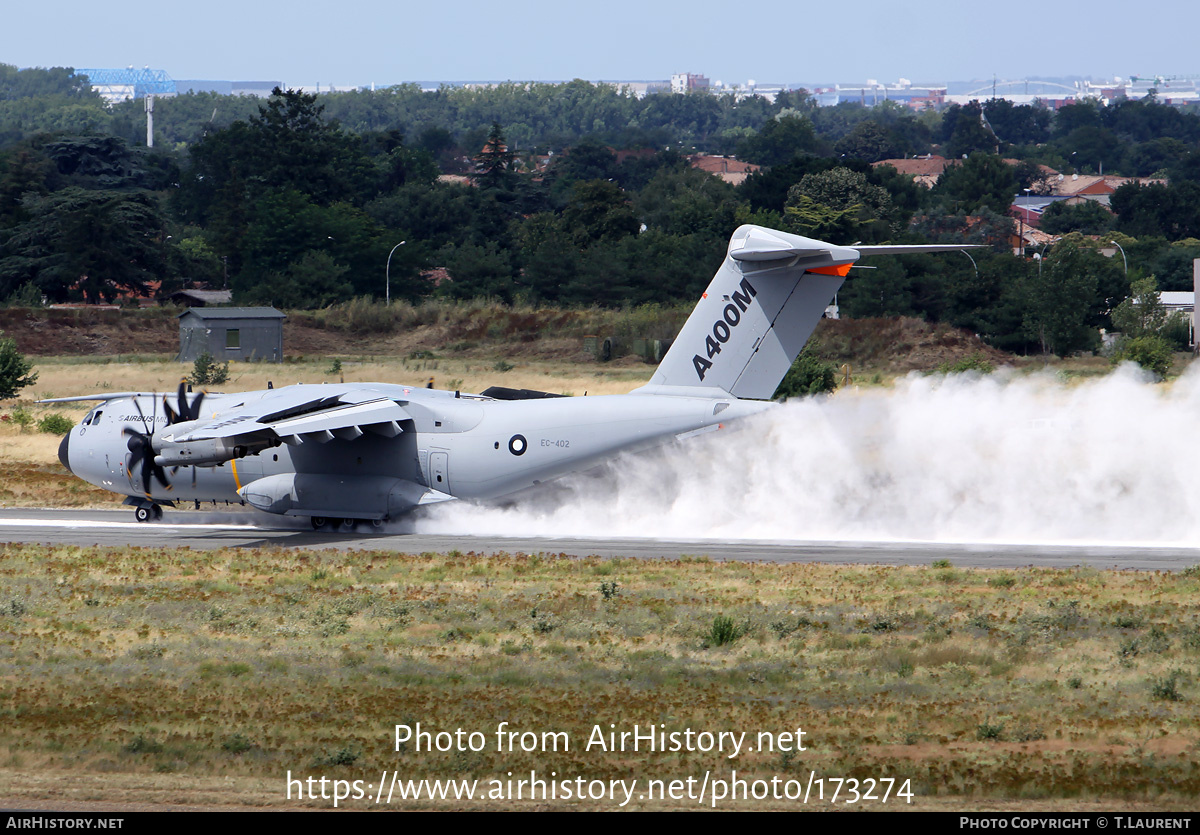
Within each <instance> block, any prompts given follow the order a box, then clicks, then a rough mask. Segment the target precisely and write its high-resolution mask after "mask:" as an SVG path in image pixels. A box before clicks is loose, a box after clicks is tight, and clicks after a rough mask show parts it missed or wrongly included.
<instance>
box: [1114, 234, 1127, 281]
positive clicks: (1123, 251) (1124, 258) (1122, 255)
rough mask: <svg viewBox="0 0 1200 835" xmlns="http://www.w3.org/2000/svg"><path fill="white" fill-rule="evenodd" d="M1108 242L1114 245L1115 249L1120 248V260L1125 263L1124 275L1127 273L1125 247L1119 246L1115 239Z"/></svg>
mask: <svg viewBox="0 0 1200 835" xmlns="http://www.w3.org/2000/svg"><path fill="white" fill-rule="evenodd" d="M1109 243H1110V244H1113V245H1115V246H1116V248H1117V249H1119V250H1121V262H1122V263H1124V264H1125V275H1129V259H1127V258H1126V257H1125V247H1123V246H1121V245H1120V244H1119V243H1117V242H1116V241H1109Z"/></svg>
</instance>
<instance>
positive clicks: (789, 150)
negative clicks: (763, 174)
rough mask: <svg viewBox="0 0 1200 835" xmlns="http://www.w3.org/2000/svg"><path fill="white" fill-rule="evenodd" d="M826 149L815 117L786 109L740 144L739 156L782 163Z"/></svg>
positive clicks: (759, 161)
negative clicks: (820, 137)
mask: <svg viewBox="0 0 1200 835" xmlns="http://www.w3.org/2000/svg"><path fill="white" fill-rule="evenodd" d="M821 150H823V146H822V142H821V140H820V139H818V137H817V132H816V130H815V129H814V128H813V123H812V120H811V119H809V118H808V117H807V116H802V115H800V114H798V113H794V112H787V111H783V112H781V113H780V114H779V115H778V116H776V117H775V118H774V119H771V120H770V121H768V122H767V123H766V124H765V125H763V126H762V127H761V128H760V129H759V131H758V133H756V134H755V135H754V136H751V137H748V138H747V139H745V140H743V141H742V143H741V144H740V145H739V146H738V156H740V157H741V158H742V159H745V160H748V161H749V162H753V163H757V164H759V165H782V164H784V163H787V162H789V161H790V160H791V159H792V158H793V157H795V156H797V155H799V154H810V153H817V152H820V151H821Z"/></svg>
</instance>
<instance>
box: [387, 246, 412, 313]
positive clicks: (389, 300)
mask: <svg viewBox="0 0 1200 835" xmlns="http://www.w3.org/2000/svg"><path fill="white" fill-rule="evenodd" d="M406 243H408V241H401V242H400V243H398V244H396V245H395V246H394V247H392V252H395V251H396V250H398V249H399V248H400V247H402V246H404V245H405V244H406ZM392 252H389V253H388V259H387V266H386V267H384V270H383V272H384V276H385V278H386V279H387V284H386V286H385V287H384V291H383V292H384V299H385V302H384V304H386V305H391V303H392Z"/></svg>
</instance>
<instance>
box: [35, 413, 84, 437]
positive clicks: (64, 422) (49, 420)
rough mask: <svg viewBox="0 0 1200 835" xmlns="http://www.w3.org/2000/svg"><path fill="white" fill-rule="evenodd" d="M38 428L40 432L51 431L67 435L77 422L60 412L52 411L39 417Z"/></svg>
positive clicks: (54, 433) (52, 433)
mask: <svg viewBox="0 0 1200 835" xmlns="http://www.w3.org/2000/svg"><path fill="white" fill-rule="evenodd" d="M37 428H38V431H39V432H49V433H50V434H51V435H65V434H67V433H68V432H70V431H71V430H72V429H74V428H75V424H73V423H71V421H70V420H68V419H67V418H65V417H63V416H62V415H60V414H59V413H58V412H51V413H50V414H48V415H43V416H42V417H41V418H39V419H38V422H37Z"/></svg>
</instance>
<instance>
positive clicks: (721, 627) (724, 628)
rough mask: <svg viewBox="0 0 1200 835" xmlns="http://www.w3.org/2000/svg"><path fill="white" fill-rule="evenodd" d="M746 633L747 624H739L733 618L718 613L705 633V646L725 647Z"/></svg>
mask: <svg viewBox="0 0 1200 835" xmlns="http://www.w3.org/2000/svg"><path fill="white" fill-rule="evenodd" d="M745 634H746V627H745V626H739V625H738V624H736V623H734V622H733V618H731V617H729V616H727V615H717V616H716V617H715V618H713V622H712V626H710V627H709V628H708V632H706V633H705V634H704V646H705V648H708V647H723V646H725V645H727V644H732V643H734V642H735V641H737V639H738V638H740V637H742V636H743V635H745Z"/></svg>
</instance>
